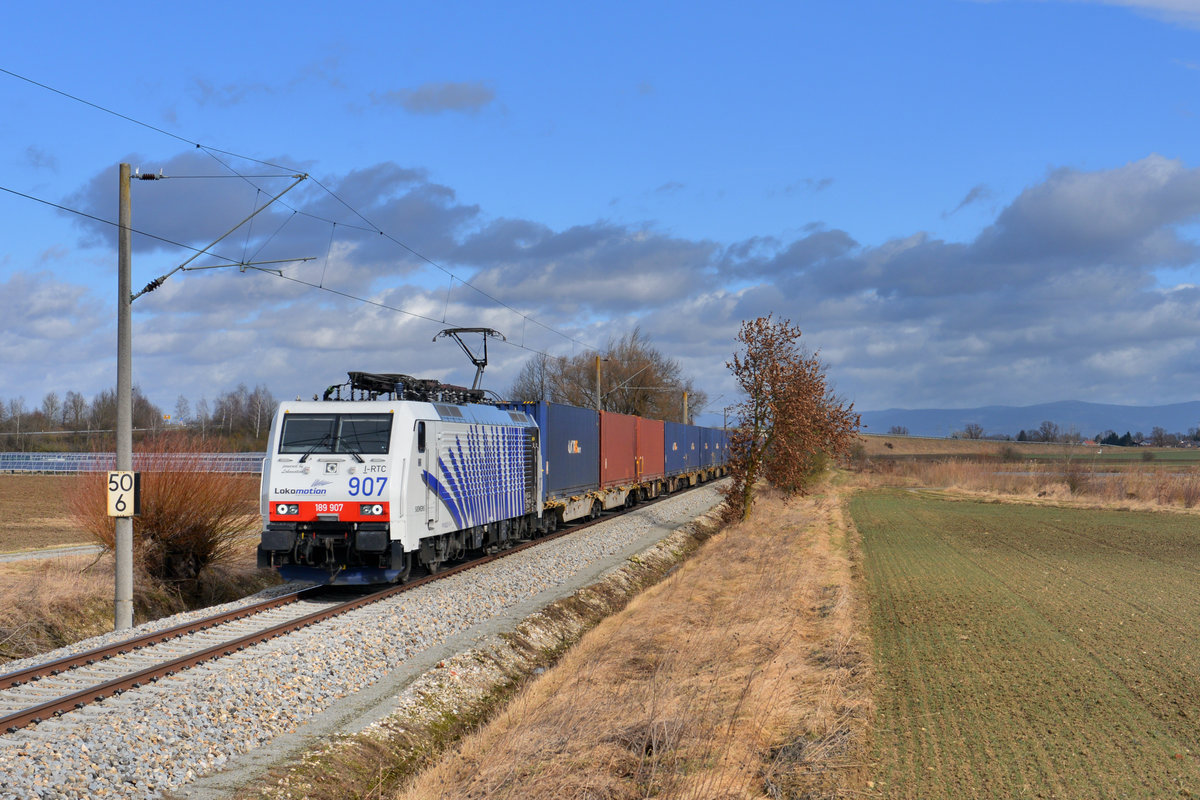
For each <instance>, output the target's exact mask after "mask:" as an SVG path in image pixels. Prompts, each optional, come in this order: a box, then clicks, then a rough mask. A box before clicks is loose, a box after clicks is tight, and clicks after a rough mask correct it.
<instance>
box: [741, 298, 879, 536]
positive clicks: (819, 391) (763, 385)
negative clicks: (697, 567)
mask: <svg viewBox="0 0 1200 800" xmlns="http://www.w3.org/2000/svg"><path fill="white" fill-rule="evenodd" d="M800 336H801V333H800V329H799V328H796V327H794V326H793V325H792V324H791V322H790V321H789V320H782V321H779V322H773V321H772V320H771V316H770V315H768V316H766V317H759V318H758V319H755V320H752V321H748V322H743V323H742V327H741V329H740V330H739V331H738V335H737V341H738V343H739V345H740V352H737V353H734V356H733V361H731V362H728V364H727V366H728V367H729V368H730V370H731V371H732V372H733V376H734V379H735V380H736V381H737V382H738V385H739V386H740V387H741V390H742V392H743V393H744V394H745V395H746V398H747V399H746V400H745V401H744V402H742V403H740V404H739V405H738V406H737V407H736V414H737V417H738V419H739V425H738V427H737V428H735V429H734V430H733V432H732V434H731V436H730V443H729V463H730V468H731V473H732V476H733V481H732V484H731V485H730V487H729V489H728V490H727V493H726V499H727V500H728V502H729V507H730V510H731V513H732V515H734V516H736V517H738V518H740V519H745V518H746V517H748V516H749V514H750V508H751V506H752V505H753V502H754V491H755V485H756V484H757V482H758V479H759V477H760V476H762V477H766V478H767V479H768V480H769V481H770V482H771V483H772V484H774V485H775V486H777V487H779V488H781V489H783V490H784V491H785V492H788V493H791V494H795V493H803V492H804V491H805V490H806V487H807V486H808V485H809V484H810V483H811V481H812V480H813V478H814V476H815V475H816V474H817V473H819V472H820V471H821V470H822V469H823V468H824V467H825V465H826V463H827V461H828V459H829V458H831V457H836V456H839V455H844V454H845V453H847V452H849V449H850V447H851V446H852V444H853V442H854V438H855V436H854V435H855V433H856V432H857V431H858V427H859V416H858V414H855V413H854V406H853V404H852V403H848V402H846V401H844V400H842V399H840V398H837V397H835V396H834V395H833V394H832V393H831V392H830V390H829V387H828V385H827V384H826V381H825V368H824V366H823V365H822V364H821V362H820V360H819V359H818V357H817V356H816V355H813V354H809V353H807V352H805V351H804V350H803V349H802V348H801V347H800Z"/></svg>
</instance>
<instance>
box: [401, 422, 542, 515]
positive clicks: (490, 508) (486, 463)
mask: <svg viewBox="0 0 1200 800" xmlns="http://www.w3.org/2000/svg"><path fill="white" fill-rule="evenodd" d="M464 439H466V445H467V446H466V452H464V451H463V440H464ZM447 454H448V456H449V458H448V459H447V458H445V457H443V456H441V455H440V454H439V456H438V461H437V471H438V472H440V473H441V480H439V478H438V476H437V475H435V474H434V473H433V472H430V471H429V470H428V469H426V470H423V471H422V474H421V478H422V480H423V481H424V483H425V486H427V487H428V488H429V489H430V490H431V491H433V492H434V494H436V495H437V497H438V498H439V499H440V500H441V501H442V503H443V504H444V505H445V506H446V508H447V510H449V512H450V516H451V517H452V518H453V519H454V524H455V525H456V526H457V527H458V528H459V529H460V530H461V529H464V528H469V527H473V526H476V525H485V524H487V523H489V522H498V521H500V520H503V519H512V518H514V517H519V516H523V515H525V514H526V513H528V512H529V510H530V509H529V508H528V504H527V503H526V492H525V489H526V487H525V486H524V484H523V482H521V476H522V475H523V470H524V464H525V463H526V462H527V461H528V460H529V459H530V458H531V457H532V454H531V453H530V447H529V440H528V438H527V437H526V436H525V435H523V429H521V428H509V427H504V428H485V427H482V426H479V425H472V426H471V429H470V431H469V432H468V433H467V434H465V435H463V434H454V444H453V445H451V447H450V448H449V449H448V451H447Z"/></svg>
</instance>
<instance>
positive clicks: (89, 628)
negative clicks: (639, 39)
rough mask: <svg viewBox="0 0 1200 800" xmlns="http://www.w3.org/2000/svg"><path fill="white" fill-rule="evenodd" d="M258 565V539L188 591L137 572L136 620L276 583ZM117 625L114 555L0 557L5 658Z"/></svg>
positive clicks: (0, 641) (0, 644)
mask: <svg viewBox="0 0 1200 800" xmlns="http://www.w3.org/2000/svg"><path fill="white" fill-rule="evenodd" d="M278 581H279V579H278V577H277V576H276V575H275V574H274V573H272V572H269V571H265V570H258V569H257V568H256V565H255V552H254V543H243V544H242V545H240V546H239V547H238V549H237V550H236V551H235V553H234V555H233V557H232V558H231V559H230V560H229V561H228V562H227V563H225V564H223V565H220V566H218V567H214V568H212V569H210V570H208V571H207V572H206V573H205V574H204V575H203V576H202V577H201V579H200V580H199V581H198V582H197V584H196V586H195V587H194V591H193V592H192V593H191V594H190V595H189V596H188V597H186V598H185V597H183V596H181V595H180V594H179V592H177V591H174V590H173V587H168V586H165V585H163V584H161V583H159V582H157V581H155V580H153V579H152V578H150V577H148V576H146V575H145V574H138V575H136V576H135V577H134V621H135V623H141V622H145V621H147V620H151V619H157V618H158V617H163V616H167V615H169V614H177V613H179V612H181V611H187V610H189V609H191V608H199V607H204V606H208V605H213V604H216V603H224V602H228V601H230V600H234V599H237V598H239V597H244V596H246V595H247V594H252V593H253V592H256V591H258V590H259V589H262V588H265V587H266V586H269V585H272V584H274V583H278ZM112 629H113V560H112V556H111V555H107V554H106V555H102V556H99V557H97V556H62V557H58V558H45V559H33V560H29V561H16V562H11V563H6V564H0V664H3V662H5V661H10V660H12V659H16V658H26V657H28V656H33V655H38V654H39V653H44V652H47V651H49V650H53V649H54V648H56V647H62V646H64V645H67V644H72V643H74V642H77V641H80V640H81V639H86V638H88V637H90V636H96V635H98V634H101V633H107V632H109V631H111V630H112Z"/></svg>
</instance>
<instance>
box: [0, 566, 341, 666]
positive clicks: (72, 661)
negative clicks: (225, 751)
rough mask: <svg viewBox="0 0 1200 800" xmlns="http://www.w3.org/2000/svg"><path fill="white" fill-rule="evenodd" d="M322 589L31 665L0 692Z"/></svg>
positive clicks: (284, 603)
mask: <svg viewBox="0 0 1200 800" xmlns="http://www.w3.org/2000/svg"><path fill="white" fill-rule="evenodd" d="M324 588H325V587H324V586H310V587H308V588H305V589H300V590H299V591H295V592H289V593H288V594H282V595H279V596H278V597H273V598H271V599H270V600H263V601H261V602H258V603H254V604H253V605H248V606H242V607H241V608H236V609H233V610H232V611H225V612H222V613H220V614H213V615H212V616H210V617H204V618H203V619H198V620H193V621H192V622H185V623H184V624H182V625H176V626H174V627H171V628H163V629H162V630H158V631H154V632H153V633H144V634H142V635H140V636H135V637H133V638H132V639H122V640H121V641H119V642H114V643H113V644H109V645H104V646H103V647H97V648H94V649H92V650H86V651H84V652H82V653H75V654H73V655H69V656H64V657H62V658H58V659H55V660H54V661H46V662H43V663H41V664H34V665H33V666H31V667H26V668H25V669H21V670H16V671H14V672H9V673H6V674H4V675H0V690H2V689H11V688H13V687H16V686H21V685H23V684H26V683H29V682H31V681H36V680H38V679H39V678H45V677H48V676H51V675H58V674H61V673H62V672H65V671H67V670H71V669H75V668H76V667H82V666H90V665H91V664H94V663H96V662H97V661H106V660H108V659H110V658H112V657H113V656H118V655H124V654H126V653H129V652H132V651H134V650H140V649H141V648H143V647H150V646H151V645H156V644H161V643H163V642H167V641H170V640H171V639H178V638H180V637H182V636H187V635H189V634H192V633H196V632H198V631H203V630H207V629H209V628H213V627H216V626H217V625H224V624H225V623H227V622H233V621H235V620H239V619H243V618H245V617H251V616H254V615H255V614H259V613H261V612H263V611H267V610H270V609H272V608H279V607H281V606H286V605H290V604H292V603H295V602H298V601H300V600H304V599H306V598H308V597H311V596H312V595H314V594H316V593H318V592H319V591H320V590H322V589H324Z"/></svg>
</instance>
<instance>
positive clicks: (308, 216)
mask: <svg viewBox="0 0 1200 800" xmlns="http://www.w3.org/2000/svg"><path fill="white" fill-rule="evenodd" d="M6 16H7V18H8V24H7V25H6V26H5V28H4V30H3V31H2V32H0V41H2V42H3V47H2V48H0V53H3V55H2V56H0V69H3V70H6V71H8V72H10V73H16V74H17V75H19V76H23V77H25V78H28V79H30V80H33V81H36V82H38V83H41V84H44V85H45V86H48V87H52V88H53V89H57V90H59V91H60V92H64V93H67V94H70V95H73V96H74V97H76V98H79V99H82V100H84V101H87V102H88V103H91V104H95V105H96V106H101V107H103V108H105V109H109V110H111V111H115V112H117V113H119V114H121V115H124V116H125V117H129V118H131V119H132V120H136V122H133V121H130V120H127V119H121V118H119V117H116V116H113V115H112V114H108V113H105V112H103V111H100V110H98V109H96V108H94V107H92V106H89V105H86V104H84V103H81V102H78V101H76V100H71V99H68V98H65V97H63V96H62V95H60V94H56V93H55V92H52V91H50V90H48V89H46V88H41V87H38V86H35V85H32V84H31V83H29V82H27V81H25V80H21V79H19V78H16V77H13V76H12V75H9V74H0V104H2V106H0V107H3V109H4V110H5V111H4V114H2V115H0V143H2V147H0V186H2V187H3V188H4V189H6V190H10V191H6V192H0V219H3V222H2V223H0V230H2V231H3V234H4V235H3V237H2V238H0V315H2V316H0V320H2V322H0V325H3V328H4V336H3V337H2V339H0V363H2V364H3V373H2V377H0V398H4V399H9V398H13V397H23V398H24V399H25V401H26V404H27V406H36V405H37V404H39V403H40V401H41V398H42V396H43V395H44V394H45V393H46V392H49V391H55V392H57V393H59V395H61V394H63V393H64V392H65V391H67V390H74V391H79V392H82V393H83V394H84V395H85V396H89V397H90V396H91V395H93V394H95V393H96V392H98V391H100V390H101V389H104V388H106V387H109V386H111V385H112V384H113V383H114V381H115V377H114V376H115V356H114V352H115V321H114V319H115V302H114V296H115V265H116V256H115V232H114V230H113V229H112V227H111V226H109V225H104V224H102V223H97V222H94V221H89V220H87V219H85V218H82V217H78V216H76V215H73V214H69V213H65V212H62V211H59V210H55V209H53V208H50V207H47V206H45V205H42V204H39V203H37V202H34V201H32V200H29V199H25V198H21V197H18V196H16V195H14V194H12V193H11V192H13V191H15V192H20V193H24V194H27V195H31V196H34V197H37V198H41V199H43V200H47V201H50V202H53V203H57V204H60V205H63V206H66V207H69V208H72V209H75V210H79V211H84V212H86V213H89V214H93V215H95V216H97V217H100V218H101V219H105V220H113V219H115V215H116V189H117V187H116V184H117V180H116V176H117V164H118V163H119V162H121V161H129V162H131V163H133V164H134V166H136V167H140V168H141V169H142V170H145V171H151V172H157V171H158V170H159V169H163V170H164V172H165V174H167V175H169V176H171V180H169V181H164V182H155V183H151V182H135V185H134V187H133V189H134V192H133V218H134V227H135V228H136V229H137V230H139V231H144V232H146V233H148V234H152V235H153V236H158V237H162V238H163V239H166V240H169V241H170V242H177V243H181V244H184V245H189V246H192V247H203V246H204V245H206V244H208V242H209V241H211V240H212V239H215V238H216V237H217V236H218V235H220V234H221V233H224V232H225V231H226V230H227V229H228V228H229V227H231V226H232V225H234V224H235V223H236V222H237V221H239V220H240V219H241V218H243V217H244V216H246V215H247V214H248V213H250V210H251V209H252V208H254V207H255V204H256V203H258V202H261V201H262V199H263V198H265V197H267V196H269V195H270V194H273V193H275V192H278V191H280V190H282V189H283V188H284V187H285V186H286V185H287V184H288V183H290V180H288V179H286V178H283V177H261V178H259V177H250V178H247V179H242V178H238V177H236V176H235V177H230V176H234V173H235V172H236V173H238V174H241V175H271V176H278V175H284V174H287V173H289V172H306V173H309V174H311V175H312V177H313V179H314V180H310V181H306V182H304V183H302V184H301V185H300V186H299V187H297V188H296V189H295V190H293V191H292V192H291V193H289V194H288V195H287V196H286V198H285V199H286V202H287V203H288V205H287V206H286V207H285V206H280V205H277V206H274V207H272V209H271V210H270V211H268V212H264V213H263V214H262V215H260V216H259V217H258V218H256V220H255V223H254V225H253V227H250V228H248V229H246V228H244V229H241V230H239V231H238V232H237V233H236V234H234V235H233V236H231V237H230V238H229V239H227V240H226V241H225V242H223V243H222V244H221V245H219V246H218V247H217V248H216V250H215V252H217V253H218V254H220V255H221V256H224V257H226V258H227V259H232V260H235V261H236V260H239V259H243V258H249V257H254V258H290V257H299V256H308V257H312V258H313V259H314V260H313V261H311V262H307V263H305V264H292V265H288V266H286V267H285V268H284V272H285V275H286V276H288V277H291V278H295V279H298V280H302V281H305V282H307V283H313V284H319V285H323V286H325V287H327V288H330V289H335V290H336V291H339V292H344V293H347V294H352V295H355V296H358V297H365V298H370V299H372V300H374V301H376V302H378V303H383V304H385V305H388V306H392V307H394V308H403V309H405V310H408V311H412V312H414V313H416V314H419V315H421V316H424V317H429V318H432V320H433V321H429V320H426V319H421V318H419V317H413V316H408V315H405V314H402V313H397V312H395V311H389V310H385V309H381V308H379V307H378V306H369V305H364V304H362V303H359V302H355V301H352V300H347V299H345V298H342V297H340V296H337V295H334V294H331V293H328V292H322V291H319V290H316V289H312V288H309V287H307V286H305V285H303V284H299V283H296V282H294V281H289V280H281V279H279V278H278V277H275V276H272V275H267V274H263V273H256V272H253V271H250V272H247V273H245V274H241V273H239V272H238V271H237V270H236V269H229V270H216V271H211V272H189V273H186V274H185V273H179V274H177V275H175V276H174V277H172V278H171V279H170V280H169V281H168V282H167V283H166V284H165V285H164V286H163V288H162V289H159V290H158V291H157V292H155V293H154V294H152V295H146V296H145V297H143V298H140V299H139V300H138V301H137V302H136V303H135V334H134V336H135V339H134V352H135V362H134V370H135V375H134V378H135V381H136V382H137V383H138V384H139V385H140V386H141V387H142V389H143V390H144V391H145V392H146V393H147V394H148V395H149V396H150V397H151V398H152V399H154V400H155V401H157V402H159V403H160V404H161V405H163V406H164V407H166V408H168V409H169V408H171V407H173V406H174V403H175V398H176V397H177V396H179V395H181V394H182V395H184V396H186V397H187V398H189V399H190V400H191V402H192V403H193V404H194V403H195V402H196V401H197V400H198V399H199V398H201V397H207V398H209V399H210V400H211V399H212V397H214V396H215V395H216V394H218V393H219V392H222V391H224V390H226V389H229V388H232V387H233V386H235V385H236V384H237V383H239V382H244V383H246V384H247V385H249V386H251V387H253V386H254V385H256V384H260V383H262V384H266V385H267V386H268V387H269V388H270V389H271V390H272V391H273V392H274V393H275V394H276V395H277V396H279V397H290V396H295V395H309V394H311V393H312V392H314V391H317V390H319V389H321V388H323V387H324V386H326V385H329V384H331V383H335V382H337V381H338V380H340V379H341V378H342V377H343V376H344V373H345V372H346V371H347V370H351V369H366V370H379V371H398V372H407V373H410V374H416V375H421V376H430V377H438V378H442V379H444V380H450V381H455V382H466V381H469V380H470V377H471V374H472V370H471V369H470V368H469V366H468V365H467V364H466V361H465V359H464V358H463V357H462V355H461V354H460V353H459V351H458V350H457V348H456V347H454V345H452V344H450V343H448V342H445V341H440V342H439V343H437V344H432V343H431V342H430V340H431V339H432V337H433V335H434V334H435V333H436V332H437V331H438V330H440V328H441V327H442V325H441V320H442V319H443V318H444V319H445V320H446V322H447V324H451V323H453V324H457V325H469V326H475V325H489V326H491V327H494V328H497V329H498V330H501V331H502V332H504V333H505V334H506V335H507V336H508V338H509V339H510V340H511V341H513V342H515V343H516V344H518V345H522V344H523V345H524V348H522V347H519V346H517V347H504V346H500V347H496V348H493V350H492V353H491V355H492V365H491V366H490V367H489V371H488V375H487V379H488V383H489V385H490V386H492V387H493V388H497V389H502V388H504V387H506V386H507V385H508V384H509V383H510V382H511V380H512V378H513V376H514V375H515V374H516V372H517V370H518V369H519V368H520V365H521V363H522V362H523V361H524V359H526V358H528V357H529V355H530V354H531V352H532V351H533V350H542V351H545V352H549V353H552V354H565V355H570V354H572V353H573V352H578V351H579V350H580V349H582V348H585V347H587V346H589V345H602V344H604V342H605V341H607V340H608V339H609V338H610V337H614V336H620V335H622V334H624V333H626V332H628V331H630V330H632V329H633V327H634V326H641V328H642V330H643V332H644V333H646V334H648V335H649V336H650V338H651V339H652V340H653V341H654V342H655V343H656V344H657V345H658V346H659V347H660V349H661V350H662V351H663V352H664V353H666V354H667V355H669V356H671V357H674V358H677V359H678V360H679V361H680V362H681V363H682V364H683V366H684V368H685V371H687V372H688V373H690V374H692V375H693V376H695V378H696V380H697V383H698V385H699V386H700V387H701V388H703V389H704V390H706V391H707V393H708V394H709V396H710V398H713V400H714V407H717V406H720V405H725V404H727V403H729V402H731V399H732V398H733V389H732V384H731V382H730V381H729V379H728V376H727V373H726V370H725V367H724V362H725V361H726V360H727V359H728V358H729V356H730V353H731V351H732V346H733V335H734V333H735V332H736V329H737V325H738V322H739V321H740V320H742V319H746V318H751V317H754V316H757V315H759V314H764V313H767V312H774V313H775V314H777V315H780V316H783V317H788V318H790V319H792V320H793V321H794V322H796V323H797V324H798V325H799V327H800V328H801V329H802V330H803V331H804V334H805V336H804V338H805V341H806V342H807V344H808V345H809V347H811V348H812V349H816V350H819V351H820V352H821V353H822V356H823V357H824V358H825V360H826V361H827V362H828V363H829V371H830V376H831V377H832V379H833V381H834V383H835V385H836V387H837V389H838V390H839V391H840V392H841V393H842V394H844V395H845V396H847V397H848V398H849V399H851V400H853V401H854V402H855V404H856V405H857V406H858V407H859V408H861V409H880V408H887V407H910V408H915V407H955V406H976V405H988V404H1010V405H1025V404H1032V403H1040V402H1049V401H1055V400H1064V399H1079V400H1088V401H1094V402H1112V403H1136V404H1157V403H1167V402H1176V401H1183V400H1193V399H1196V398H1197V396H1198V394H1200V369H1198V367H1200V348H1198V346H1197V338H1196V337H1197V334H1198V333H1200V290H1197V289H1196V287H1195V286H1194V282H1196V281H1197V277H1198V276H1197V273H1196V265H1197V256H1198V254H1200V249H1198V245H1197V242H1198V238H1197V237H1198V236H1200V227H1197V223H1198V222H1200V152H1197V151H1198V150H1200V116H1198V114H1200V2H1194V0H1157V1H1156V2H1150V1H1149V0H1147V1H1146V2H1138V1H1137V0H1127V1H1126V2H1121V1H1119V0H1113V1H1112V2H1086V0H1080V1H1078V2H1019V1H1018V0H1012V1H1011V2H1008V1H1005V0H1000V1H998V2H966V1H960V0H928V1H926V2H922V1H918V2H907V3H896V2H847V3H817V2H797V3H739V4H711V3H656V4H637V5H634V4H621V5H619V6H615V7H610V8H589V9H583V10H579V9H573V8H564V7H562V5H561V4H532V3H515V4H505V5H503V6H500V5H498V4H482V3H480V4H457V5H454V4H444V3H436V4H435V3H428V4H376V3H354V2H350V3H341V4H338V5H336V6H335V7H331V6H329V5H328V4H315V3H305V2H299V3H290V4H287V5H282V4H260V5H259V6H258V8H257V10H254V9H251V10H249V11H248V10H246V8H245V7H243V4H233V3H221V2H216V3H208V4H205V5H204V6H203V8H201V9H199V10H192V9H184V8H183V7H179V8H178V9H174V8H170V7H167V6H165V5H164V4H151V3H144V4H138V3H127V4H120V7H118V8H113V7H111V6H110V7H97V6H95V5H94V4H84V3H53V2H51V3H44V4H41V5H27V6H25V7H22V8H17V9H12V10H9V11H8V12H7V14H6ZM138 123H142V124H138ZM154 129H158V130H154ZM196 143H199V144H201V145H203V146H204V147H202V148H197V147H195V144H196ZM233 154H236V155H233ZM255 159H257V160H260V161H265V162H269V163H270V164H272V165H281V166H284V167H287V169H286V170H279V169H275V168H273V167H265V166H263V165H262V164H258V163H255V161H254V160H255ZM193 175H205V176H223V177H212V178H193V177H190V176H193ZM293 211H296V212H299V213H296V214H293ZM335 223H336V224H335ZM379 231H382V232H383V234H385V235H382V236H381V235H380V233H379ZM412 251H416V252H417V253H418V254H420V256H422V257H424V258H426V259H429V260H430V261H433V262H436V266H433V265H431V264H430V263H428V262H427V261H425V260H422V258H419V257H417V256H415V255H414V254H413V252H412ZM191 255H192V251H190V250H187V249H186V248H181V247H178V246H174V245H170V244H165V243H163V242H162V241H160V240H155V239H152V238H148V237H143V236H139V237H137V239H136V241H135V256H134V283H135V284H136V285H138V286H141V285H142V284H144V283H146V282H147V281H149V280H150V279H152V278H154V277H156V276H158V275H160V274H162V273H164V272H167V271H169V270H170V269H172V268H173V267H174V266H177V265H178V264H180V263H182V262H183V261H184V260H186V259H187V258H189V257H190V256H191ZM201 260H203V258H202V259H201ZM196 263H199V261H198V262H196ZM209 263H213V262H212V260H210V261H209ZM224 263H229V261H225V262H224ZM439 267H440V268H441V269H439ZM447 272H449V273H452V274H453V275H455V276H457V279H451V278H450V277H449V276H448V274H447ZM460 280H466V281H470V282H471V283H472V284H473V285H475V286H477V287H479V288H480V289H482V290H484V291H485V292H486V295H485V294H480V293H477V292H474V291H472V290H471V289H469V288H465V287H464V286H463V285H462V283H461V282H459V281H460ZM543 326H544V327H543ZM548 329H550V330H548ZM714 419H718V420H719V410H718V411H717V413H716V415H715V416H709V417H708V418H707V420H708V421H710V422H711V421H713V420H714Z"/></svg>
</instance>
